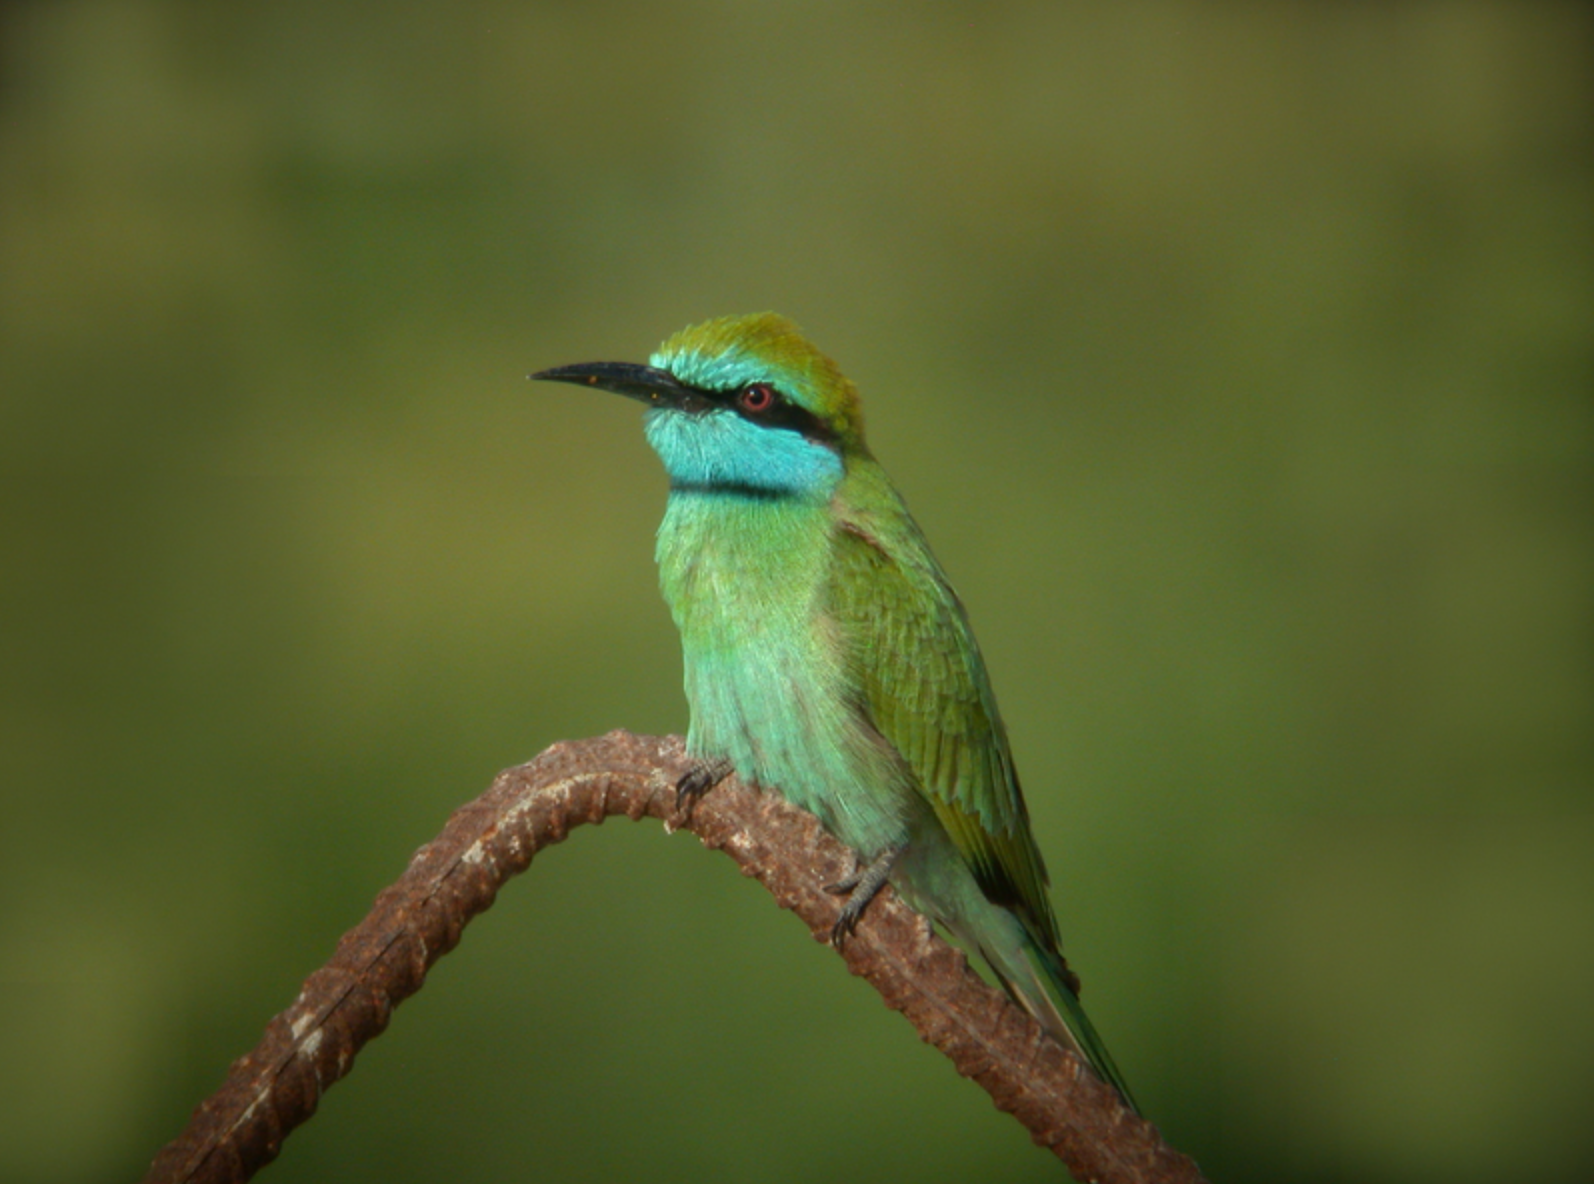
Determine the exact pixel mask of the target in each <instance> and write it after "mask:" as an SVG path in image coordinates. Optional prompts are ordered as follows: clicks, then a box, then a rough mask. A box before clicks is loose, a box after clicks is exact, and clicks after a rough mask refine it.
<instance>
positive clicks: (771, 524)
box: [531, 312, 1138, 1112]
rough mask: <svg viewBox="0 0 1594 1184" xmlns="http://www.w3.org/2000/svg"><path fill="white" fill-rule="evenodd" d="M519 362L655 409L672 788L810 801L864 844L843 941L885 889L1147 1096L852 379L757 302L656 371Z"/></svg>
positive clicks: (846, 888) (702, 328)
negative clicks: (1066, 925) (874, 449)
mask: <svg viewBox="0 0 1594 1184" xmlns="http://www.w3.org/2000/svg"><path fill="white" fill-rule="evenodd" d="M531 378H533V379H540V380H548V381H554V382H566V383H575V384H578V385H582V386H587V387H592V388H597V389H600V390H605V391H610V392H613V393H615V394H619V395H624V396H627V397H629V398H632V399H636V400H639V401H641V402H642V403H643V404H644V405H645V406H646V408H647V410H646V412H645V413H644V416H643V430H644V434H645V435H646V438H647V441H648V443H649V444H650V445H651V446H652V447H653V450H654V451H655V452H657V453H658V455H659V458H660V460H662V461H663V463H664V469H665V472H666V474H667V476H668V478H669V494H668V499H667V502H666V509H665V512H664V520H663V522H662V523H661V525H660V527H659V531H658V539H657V547H656V555H655V557H656V559H657V562H658V567H659V579H660V585H661V588H662V590H663V593H664V599H665V601H666V602H667V603H668V605H669V609H670V613H671V615H672V617H673V618H674V621H675V624H676V627H677V628H678V629H679V631H680V636H681V648H682V654H683V659H684V666H685V689H686V697H687V701H688V706H689V709H690V717H691V719H690V725H689V728H688V732H687V740H686V750H687V756H688V758H689V759H690V760H691V762H692V764H691V766H690V769H689V771H688V772H687V773H686V774H685V775H684V776H683V777H682V778H681V780H680V783H679V785H678V795H679V799H680V800H681V801H683V802H685V801H689V800H691V799H694V798H695V797H696V796H698V795H700V794H702V793H704V792H707V791H708V790H710V789H711V788H712V787H713V786H714V785H715V784H717V783H718V782H719V781H721V780H723V779H724V778H725V777H727V776H729V775H730V774H731V773H732V772H734V773H735V774H736V775H737V776H738V777H739V778H740V779H741V780H742V781H743V782H746V783H749V784H753V785H756V786H758V787H760V788H762V789H767V790H771V791H774V792H778V793H779V794H781V795H782V796H783V797H784V798H785V799H786V800H787V801H789V802H791V803H793V804H795V805H797V806H799V807H801V808H803V809H805V810H807V811H809V812H810V813H812V814H814V815H816V816H817V817H818V818H819V820H820V822H821V823H822V824H823V825H824V826H825V828H826V829H827V830H829V831H830V833H831V834H833V835H834V836H835V837H836V838H838V839H839V840H840V841H841V842H842V843H844V844H845V845H846V846H847V847H849V848H850V849H851V850H852V852H853V855H854V857H855V859H856V870H855V871H854V872H853V873H852V874H851V875H849V876H847V877H846V878H844V879H843V880H842V881H841V882H840V883H838V884H835V885H830V886H829V889H830V890H831V891H832V892H834V893H835V894H837V895H841V896H845V897H846V901H845V903H844V904H843V905H842V906H841V909H840V915H839V918H838V919H837V921H836V923H835V926H834V928H833V930H832V933H831V937H832V941H833V942H834V943H835V944H837V945H838V946H839V945H840V944H841V943H842V942H843V941H845V939H846V938H847V937H848V936H849V935H850V934H851V933H852V932H853V931H854V930H855V928H856V926H857V925H858V922H859V919H860V918H861V917H862V916H863V913H864V911H865V909H866V908H867V907H868V905H869V902H870V900H871V899H872V898H873V897H874V896H875V894H876V893H877V892H879V891H880V889H881V888H882V887H883V886H884V885H885V884H886V883H888V882H889V883H890V884H891V885H892V886H893V888H894V889H895V890H896V892H897V893H898V894H899V895H900V896H901V897H902V898H903V899H905V900H906V901H907V902H908V904H910V905H911V906H912V907H913V908H915V909H916V910H918V911H919V912H920V913H922V914H925V915H927V916H928V917H930V918H932V919H933V920H934V921H936V922H939V923H940V924H941V925H943V926H944V927H945V928H946V929H947V930H949V931H950V932H951V933H952V934H953V935H954V936H956V937H957V938H958V939H960V940H961V941H962V942H963V943H964V944H965V945H966V946H968V947H971V948H972V949H974V950H976V951H978V953H979V955H980V956H981V957H982V958H983V959H984V961H985V962H986V964H987V965H988V966H990V968H991V970H992V971H993V973H994V974H995V976H996V977H997V978H998V979H999V980H1000V981H1001V983H1002V985H1003V986H1004V987H1005V988H1006V990H1007V992H1008V994H1009V995H1010V996H1011V997H1012V998H1013V999H1015V1000H1016V1001H1017V1002H1018V1003H1019V1004H1020V1005H1021V1006H1022V1007H1023V1008H1024V1009H1025V1010H1026V1011H1028V1012H1029V1013H1030V1015H1032V1016H1033V1017H1034V1018H1035V1020H1036V1021H1037V1022H1038V1023H1039V1024H1040V1025H1041V1027H1042V1028H1043V1029H1044V1030H1045V1031H1046V1032H1047V1033H1048V1034H1049V1035H1050V1036H1051V1037H1052V1038H1053V1039H1055V1040H1056V1041H1058V1042H1059V1043H1060V1044H1062V1045H1063V1046H1064V1047H1066V1048H1069V1049H1071V1050H1072V1051H1073V1052H1074V1053H1075V1054H1077V1055H1078V1056H1079V1057H1080V1058H1081V1059H1082V1060H1083V1061H1084V1062H1085V1063H1086V1064H1088V1065H1089V1066H1090V1067H1091V1068H1092V1069H1093V1070H1094V1071H1095V1073H1096V1075H1097V1076H1098V1077H1100V1078H1101V1079H1103V1080H1104V1081H1106V1082H1107V1083H1108V1084H1110V1085H1112V1086H1113V1087H1115V1088H1116V1089H1117V1091H1118V1092H1119V1094H1121V1095H1122V1097H1123V1099H1124V1101H1125V1103H1126V1104H1127V1105H1128V1106H1129V1107H1130V1108H1131V1109H1132V1110H1136V1112H1138V1107H1137V1106H1136V1104H1135V1102H1134V1099H1133V1096H1132V1095H1131V1094H1130V1092H1129V1087H1128V1084H1127V1083H1126V1082H1125V1080H1124V1077H1123V1074H1122V1073H1120V1072H1119V1069H1118V1066H1117V1065H1116V1064H1115V1063H1114V1061H1113V1058H1112V1055H1111V1053H1109V1052H1108V1050H1107V1046H1106V1044H1105V1043H1104V1042H1103V1041H1102V1038H1101V1036H1100V1035H1099V1034H1098V1033H1097V1031H1096V1029H1095V1027H1094V1025H1092V1023H1091V1022H1090V1019H1089V1017H1088V1016H1087V1015H1086V1014H1085V1011H1084V1009H1083V1008H1082V1007H1081V1006H1080V1002H1079V979H1078V977H1077V976H1076V975H1075V974H1074V972H1073V971H1072V970H1071V969H1070V968H1069V966H1068V964H1067V962H1066V961H1065V960H1064V958H1063V955H1062V950H1061V944H1060V938H1059V934H1058V926H1057V919H1056V915H1055V913H1054V912H1053V909H1052V905H1051V901H1050V898H1049V897H1048V895H1047V883H1048V879H1047V873H1046V867H1045V864H1044V862H1043V860H1042V858H1041V853H1040V849H1039V848H1038V847H1037V846H1036V843H1035V838H1034V836H1033V834H1032V833H1031V831H1030V823H1029V811H1028V808H1027V807H1026V805H1025V803H1024V795H1023V792H1022V791H1021V789H1020V787H1019V779H1018V774H1017V772H1016V771H1015V769H1014V765H1013V758H1012V754H1011V752H1010V749H1009V745H1008V738H1007V731H1006V728H1005V727H1004V726H1003V723H1002V717H1001V715H1000V713H999V712H998V710H997V705H996V697H995V694H994V693H993V691H992V689H991V683H990V679H989V677H988V675H987V673H986V669H985V662H984V659H983V658H982V657H981V655H980V649H979V646H978V644H977V643H976V641H975V638H974V632H973V629H972V628H971V627H970V625H969V619H968V614H967V612H966V611H965V609H964V607H963V604H962V602H961V601H960V600H959V599H958V597H957V595H956V593H954V592H953V590H952V585H951V583H950V582H949V581H948V579H947V576H946V574H945V573H944V572H943V571H942V569H941V566H940V564H939V563H938V562H937V561H936V559H935V557H934V556H933V555H932V554H931V552H930V547H929V544H928V543H927V542H926V541H925V538H924V535H923V533H922V532H921V530H920V529H919V526H918V524H917V523H916V522H915V521H914V519H913V517H912V515H910V514H909V512H908V509H907V506H906V504H905V503H904V502H903V500H902V498H901V496H900V495H899V494H898V493H897V490H896V488H895V486H894V485H893V484H892V482H891V480H890V478H889V477H888V476H887V475H886V471H885V469H884V468H883V467H881V465H880V463H879V462H878V461H877V460H875V458H874V456H873V454H872V453H871V452H870V450H869V446H868V445H867V444H866V443H865V440H864V425H863V415H862V411H861V407H860V401H859V395H858V391H857V388H856V387H855V386H854V385H853V383H852V382H850V381H849V380H848V379H847V378H846V377H845V376H844V375H843V374H842V372H841V370H840V369H839V368H838V367H837V365H836V363H835V362H834V361H832V360H831V359H830V358H829V357H828V356H826V355H825V354H823V353H821V352H820V350H819V349H818V348H816V347H815V346H814V345H813V344H812V343H811V342H810V341H809V340H808V339H807V338H806V337H805V336H804V335H803V334H802V332H801V331H800V330H799V329H798V327H797V326H796V325H795V324H793V323H792V322H791V321H790V320H788V319H786V318H785V317H782V316H780V315H778V314H775V313H767V312H766V313H757V314H753V315H746V316H726V317H719V318H716V319H713V320H709V321H705V322H703V323H702V324H697V325H693V326H690V327H688V328H685V329H682V330H680V331H679V332H677V333H675V334H674V335H672V336H671V337H669V338H668V339H666V340H665V341H664V343H663V344H662V345H660V346H659V348H658V349H657V350H656V351H655V352H654V353H653V354H652V355H651V356H650V357H649V359H648V362H647V364H646V365H642V364H638V363H631V362H584V363H577V364H575V365H568V366H556V367H553V368H551V369H546V370H540V371H538V372H537V373H535V374H533V375H531Z"/></svg>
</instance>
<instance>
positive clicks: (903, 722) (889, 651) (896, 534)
mask: <svg viewBox="0 0 1594 1184" xmlns="http://www.w3.org/2000/svg"><path fill="white" fill-rule="evenodd" d="M890 525H891V526H892V527H894V528H896V529H894V530H892V531H891V535H892V538H893V542H894V543H895V544H896V545H894V546H893V545H890V544H888V543H886V542H885V541H883V539H882V537H880V535H877V534H875V533H872V532H871V531H870V530H869V529H868V528H867V526H865V525H862V524H859V523H857V522H850V521H846V520H845V519H844V520H843V521H842V523H841V524H840V525H839V526H838V528H837V531H836V534H835V536H834V546H833V548H832V569H831V575H830V579H829V581H828V585H827V600H828V604H827V608H828V610H829V613H830V615H831V617H832V619H833V620H834V621H835V622H836V624H837V625H838V626H839V629H840V635H841V639H842V644H843V646H844V647H845V652H846V656H847V663H848V667H849V670H850V673H851V675H852V677H853V679H854V680H855V687H856V691H857V694H858V698H859V701H860V704H861V707H862V709H863V710H864V711H865V712H867V714H868V719H869V723H870V724H871V725H872V726H873V727H874V729H875V730H876V731H877V732H878V733H879V734H880V735H881V737H883V738H884V739H885V740H886V741H887V743H889V744H890V745H891V746H892V748H894V749H895V750H896V752H897V753H898V755H899V756H901V758H902V760H903V762H904V763H905V764H906V766H907V769H908V771H909V772H910V773H911V775H912V777H913V779H914V782H915V784H914V789H915V790H916V791H917V792H919V793H920V794H922V795H923V796H924V797H925V798H926V799H927V800H928V801H929V803H930V805H931V807H932V808H933V809H934V811H935V815H936V817H937V818H938V819H939V820H940V822H941V825H942V826H943V827H945V829H946V832H947V834H948V835H949V836H950V837H951V839H952V841H953V843H954V844H955V845H956V847H957V849H958V851H959V852H960V853H961V854H962V856H963V858H964V860H965V861H966V862H967V864H968V866H969V868H970V870H972V871H973V873H974V875H975V878H976V879H977V881H978V882H979V884H980V887H981V888H982V889H983V890H984V892H985V894H986V896H988V897H989V898H990V899H991V900H992V901H994V902H996V903H998V904H1002V905H1005V906H1007V907H1008V908H1011V909H1013V910H1014V911H1015V912H1017V913H1018V914H1019V915H1020V917H1021V918H1022V919H1023V920H1024V921H1025V922H1026V924H1027V925H1028V926H1029V928H1030V929H1031V931H1032V932H1034V933H1035V934H1036V936H1037V937H1040V938H1041V939H1042V940H1043V941H1045V942H1046V943H1047V944H1049V945H1050V946H1052V947H1053V948H1055V947H1056V944H1057V922H1056V920H1055V918H1054V916H1053V914H1052V909H1051V904H1050V900H1049V898H1048V896H1047V894H1046V879H1047V878H1046V869H1045V866H1044V864H1043V863H1042V861H1041V856H1040V852H1039V850H1038V849H1037V848H1036V846H1035V841H1034V839H1033V838H1032V837H1031V835H1030V830H1029V815H1028V811H1027V810H1026V808H1025V806H1024V798H1023V794H1022V791H1021V790H1020V788H1019V782H1018V776H1017V774H1016V773H1015V771H1014V769H1013V760H1012V756H1011V754H1010V753H1009V751H1008V745H1007V732H1006V729H1005V728H1004V727H1003V726H1002V720H1001V716H1000V715H999V714H998V712H997V708H996V699H995V696H994V695H993V694H992V692H991V687H990V682H989V679H988V678H987V676H986V673H985V663H984V661H983V660H982V659H981V657H980V652H979V647H978V645H977V644H976V643H975V640H974V633H973V630H972V629H971V628H970V627H969V622H968V617H967V615H966V613H965V612H964V609H963V605H962V603H961V602H960V601H959V600H958V598H957V595H956V594H955V593H954V592H953V591H952V588H951V586H950V585H949V584H948V583H947V580H946V576H945V575H944V574H943V573H942V571H941V569H940V567H939V565H938V564H937V563H936V562H935V559H934V558H933V557H932V556H931V554H930V551H929V548H928V546H927V545H926V544H925V542H924V539H923V537H922V536H921V535H920V534H919V531H918V528H917V526H916V525H915V524H914V523H913V520H912V519H911V518H909V517H907V515H906V512H905V511H903V513H902V517H901V518H900V519H896V520H894V521H893V522H892V523H891V524H890Z"/></svg>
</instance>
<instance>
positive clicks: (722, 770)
mask: <svg viewBox="0 0 1594 1184" xmlns="http://www.w3.org/2000/svg"><path fill="white" fill-rule="evenodd" d="M730 775H731V762H730V761H728V760H725V759H724V758H720V759H719V760H712V761H698V762H697V763H696V764H694V765H693V766H692V767H691V768H690V769H688V770H687V771H686V772H685V773H682V774H681V779H680V780H679V781H677V782H676V783H675V810H676V813H678V814H686V813H689V812H690V811H691V809H692V807H693V806H695V805H696V804H697V799H698V798H700V797H702V796H703V795H704V794H706V793H707V792H708V791H709V790H711V789H713V788H714V787H715V786H716V785H718V784H719V783H720V782H721V781H724V780H725V778H727V777H729V776H730Z"/></svg>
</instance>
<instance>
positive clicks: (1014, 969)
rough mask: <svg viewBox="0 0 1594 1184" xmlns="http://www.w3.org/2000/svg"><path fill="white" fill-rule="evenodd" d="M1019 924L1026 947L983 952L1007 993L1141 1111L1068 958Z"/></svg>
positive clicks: (1015, 919)
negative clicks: (1012, 952) (1003, 953)
mask: <svg viewBox="0 0 1594 1184" xmlns="http://www.w3.org/2000/svg"><path fill="white" fill-rule="evenodd" d="M1013 920H1014V922H1015V928H1017V929H1019V930H1020V931H1021V932H1022V934H1023V938H1022V951H1021V952H1019V953H1018V955H1017V957H1007V958H1002V957H993V956H992V955H993V953H994V951H986V950H982V951H981V952H982V953H984V954H985V957H986V961H987V962H989V963H990V965H991V968H992V969H993V970H994V971H995V972H996V974H997V977H999V978H1000V979H1001V980H1002V985H1003V986H1005V987H1006V988H1007V992H1008V994H1010V995H1012V996H1013V998H1014V999H1016V1000H1018V1002H1019V1003H1020V1004H1021V1005H1022V1006H1023V1008H1024V1010H1025V1011H1027V1012H1029V1013H1030V1014H1031V1015H1032V1016H1034V1017H1035V1019H1036V1021H1037V1022H1038V1023H1039V1024H1040V1025H1041V1027H1043V1028H1045V1029H1046V1030H1047V1031H1048V1032H1049V1033H1051V1035H1052V1036H1053V1037H1054V1038H1055V1039H1056V1040H1057V1041H1058V1042H1059V1043H1061V1044H1063V1045H1064V1046H1065V1047H1067V1048H1071V1049H1073V1050H1074V1051H1075V1052H1076V1053H1078V1054H1079V1055H1080V1057H1081V1058H1083V1059H1084V1060H1085V1061H1086V1062H1087V1063H1088V1064H1089V1065H1090V1067H1091V1068H1092V1069H1094V1070H1095V1071H1096V1076H1098V1077H1100V1078H1101V1079H1102V1080H1103V1081H1105V1082H1107V1084H1109V1085H1111V1086H1112V1087H1113V1088H1114V1089H1116V1090H1117V1091H1118V1092H1119V1093H1120V1094H1121V1095H1123V1099H1124V1101H1125V1102H1127V1103H1128V1105H1129V1108H1130V1109H1131V1110H1133V1111H1134V1112H1135V1113H1136V1114H1138V1113H1140V1107H1139V1106H1137V1105H1136V1104H1135V1097H1134V1095H1133V1094H1131V1093H1130V1092H1129V1083H1128V1082H1126V1081H1125V1080H1124V1075H1123V1074H1122V1073H1120V1072H1119V1071H1118V1065H1117V1063H1116V1062H1114V1060H1113V1059H1112V1053H1110V1052H1108V1051H1107V1044H1106V1042H1105V1041H1103V1040H1102V1038H1101V1035H1100V1033H1098V1032H1097V1031H1096V1025H1094V1024H1092V1023H1091V1022H1090V1017H1089V1016H1088V1015H1086V1014H1085V1009H1084V1008H1083V1007H1082V1006H1080V1002H1079V980H1078V979H1077V978H1076V977H1075V976H1074V974H1073V972H1072V971H1070V970H1069V969H1068V965H1067V963H1065V962H1064V961H1063V956H1062V955H1061V954H1059V953H1058V952H1057V951H1055V950H1052V949H1048V948H1046V947H1045V946H1043V945H1041V944H1040V942H1038V941H1037V940H1036V939H1035V938H1034V937H1033V936H1032V935H1031V934H1030V933H1029V931H1028V930H1027V929H1026V928H1025V927H1024V926H1023V924H1022V923H1021V922H1019V921H1018V918H1017V917H1014V918H1013Z"/></svg>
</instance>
